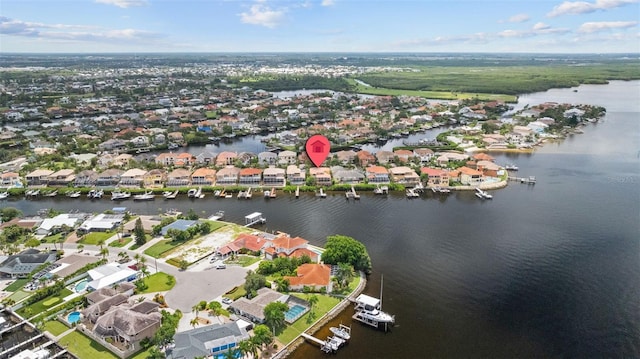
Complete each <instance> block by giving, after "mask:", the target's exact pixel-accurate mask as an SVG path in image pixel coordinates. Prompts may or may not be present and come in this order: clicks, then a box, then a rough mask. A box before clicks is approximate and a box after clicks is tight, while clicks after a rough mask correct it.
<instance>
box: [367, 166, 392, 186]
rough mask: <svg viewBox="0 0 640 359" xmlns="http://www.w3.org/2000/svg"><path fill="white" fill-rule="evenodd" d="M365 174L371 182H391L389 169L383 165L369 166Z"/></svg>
mask: <svg viewBox="0 0 640 359" xmlns="http://www.w3.org/2000/svg"><path fill="white" fill-rule="evenodd" d="M365 176H367V181H368V182H369V183H389V182H391V180H390V178H389V170H387V169H386V168H385V167H382V166H369V167H367V169H366V170H365Z"/></svg>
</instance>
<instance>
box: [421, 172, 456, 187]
mask: <svg viewBox="0 0 640 359" xmlns="http://www.w3.org/2000/svg"><path fill="white" fill-rule="evenodd" d="M420 173H422V174H423V175H426V176H427V187H438V186H448V185H449V172H447V171H445V170H442V169H437V168H429V167H423V168H421V169H420Z"/></svg>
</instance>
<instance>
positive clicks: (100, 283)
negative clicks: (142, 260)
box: [87, 262, 138, 291]
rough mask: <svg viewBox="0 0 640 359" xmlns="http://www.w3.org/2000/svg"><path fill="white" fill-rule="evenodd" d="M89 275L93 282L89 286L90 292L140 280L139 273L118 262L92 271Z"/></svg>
mask: <svg viewBox="0 0 640 359" xmlns="http://www.w3.org/2000/svg"><path fill="white" fill-rule="evenodd" d="M88 274H89V277H91V281H90V282H89V283H88V284H87V288H88V289H89V290H90V291H94V290H98V289H100V288H104V287H111V286H113V285H115V284H118V283H123V282H132V281H134V280H136V279H138V272H137V271H135V270H133V269H131V268H128V267H126V266H121V265H120V264H118V263H116V262H113V263H109V264H105V265H103V266H100V267H97V268H94V269H91V270H89V272H88Z"/></svg>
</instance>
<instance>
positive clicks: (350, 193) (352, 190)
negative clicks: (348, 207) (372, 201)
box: [344, 186, 360, 199]
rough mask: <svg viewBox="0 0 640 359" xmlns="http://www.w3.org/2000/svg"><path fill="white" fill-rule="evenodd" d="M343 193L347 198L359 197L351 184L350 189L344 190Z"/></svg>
mask: <svg viewBox="0 0 640 359" xmlns="http://www.w3.org/2000/svg"><path fill="white" fill-rule="evenodd" d="M344 195H345V196H346V197H347V199H351V198H353V199H360V195H359V194H358V193H357V192H356V189H355V187H353V186H351V190H349V191H347V192H345V194H344Z"/></svg>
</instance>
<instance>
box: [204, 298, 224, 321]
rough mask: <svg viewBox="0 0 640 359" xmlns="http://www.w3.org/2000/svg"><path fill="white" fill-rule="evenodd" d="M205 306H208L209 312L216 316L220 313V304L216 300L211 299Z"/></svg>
mask: <svg viewBox="0 0 640 359" xmlns="http://www.w3.org/2000/svg"><path fill="white" fill-rule="evenodd" d="M207 308H209V310H210V311H211V313H212V314H213V315H215V316H216V317H217V316H219V315H220V314H222V304H220V302H218V301H215V300H214V301H212V302H210V303H209V305H208V306H207Z"/></svg>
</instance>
